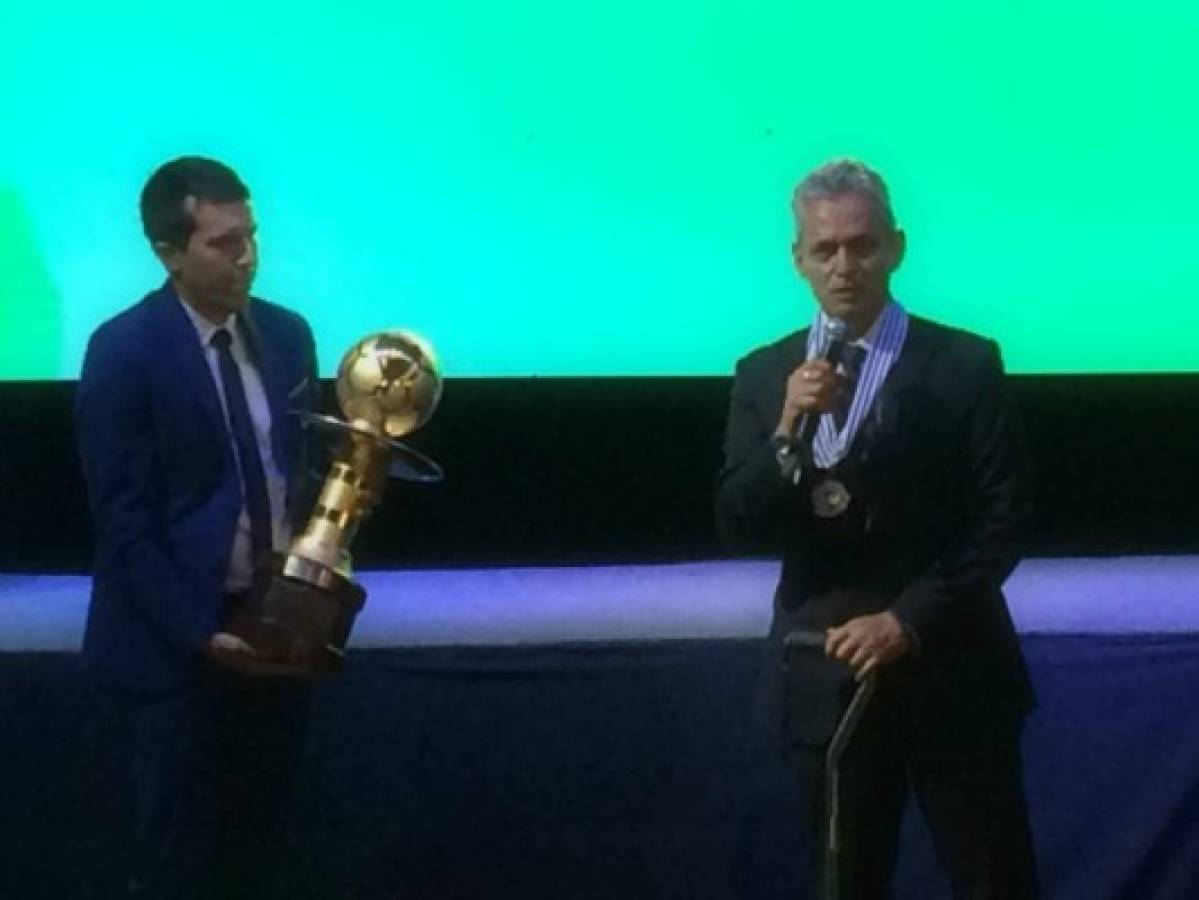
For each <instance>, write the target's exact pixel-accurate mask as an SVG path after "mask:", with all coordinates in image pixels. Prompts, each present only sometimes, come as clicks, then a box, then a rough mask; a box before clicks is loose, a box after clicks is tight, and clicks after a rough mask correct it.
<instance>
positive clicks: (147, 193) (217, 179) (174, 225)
mask: <svg viewBox="0 0 1199 900" xmlns="http://www.w3.org/2000/svg"><path fill="white" fill-rule="evenodd" d="M188 197H195V198H196V199H197V200H207V201H208V202H210V203H238V202H240V201H244V200H248V199H249V198H250V191H249V189H248V188H247V187H246V186H245V185H244V184H243V183H242V180H241V179H240V178H238V177H237V173H236V172H234V171H233V170H232V169H230V168H229V167H228V166H227V165H225V164H224V163H222V162H217V161H216V160H215V159H207V158H205V157H203V156H182V157H180V158H179V159H173V160H171V161H170V162H169V163H165V164H164V165H162V166H160V167H159V168H158V170H157V171H156V172H155V173H154V174H153V175H151V176H150V178H149V180H148V181H147V182H146V186H145V187H144V188H142V197H141V203H140V209H141V214H142V230H143V231H145V233H146V237H147V238H148V239H149V241H150V243H151V244H157V243H160V242H165V243H168V244H170V245H171V246H172V247H178V248H180V249H182V248H184V247H186V246H187V242H188V241H189V240H190V239H191V236H192V232H193V231H195V229H196V221H195V219H194V218H193V217H192V215H191V214H190V213H189V212H188V211H187V208H186V200H187V198H188Z"/></svg>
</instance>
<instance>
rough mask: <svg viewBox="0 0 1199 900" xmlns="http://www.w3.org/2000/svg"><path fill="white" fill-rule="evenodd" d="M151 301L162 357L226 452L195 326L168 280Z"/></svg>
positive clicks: (222, 417)
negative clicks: (157, 317) (157, 316)
mask: <svg viewBox="0 0 1199 900" xmlns="http://www.w3.org/2000/svg"><path fill="white" fill-rule="evenodd" d="M153 302H154V303H155V304H157V306H158V308H159V312H160V323H161V328H160V333H161V336H162V344H161V347H162V358H163V359H164V360H167V361H168V362H169V364H170V366H171V367H172V368H173V369H174V370H175V371H176V372H177V375H178V381H179V383H180V385H181V386H182V388H183V390H184V392H185V393H186V394H187V395H188V396H190V397H191V398H192V399H194V400H195V401H196V402H197V403H198V404H199V405H200V407H201V408H202V409H203V411H204V414H205V418H206V419H207V420H208V422H209V424H210V425H211V426H212V428H213V436H214V437H216V438H217V439H218V440H219V442H220V444H221V446H222V447H223V448H225V450H226V452H229V449H228V443H229V442H228V441H227V440H226V436H227V435H228V432H229V428H228V426H227V425H226V424H225V413H224V410H223V408H222V407H221V401H220V398H219V397H218V396H217V388H216V383H215V382H214V381H213V378H212V370H211V369H209V368H208V360H207V359H205V357H204V349H203V348H202V347H201V346H200V340H199V337H198V336H197V335H196V328H195V326H194V325H193V324H192V322H191V320H190V319H189V318H188V317H187V313H186V312H185V311H184V309H183V302H182V301H181V300H180V299H179V295H178V294H176V293H175V289H174V288H173V287H172V286H171V284H170V282H167V284H166V285H164V286H163V287H162V288H161V289H160V290H159V291H158V293H157V295H155V296H154V299H153Z"/></svg>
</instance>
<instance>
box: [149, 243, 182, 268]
mask: <svg viewBox="0 0 1199 900" xmlns="http://www.w3.org/2000/svg"><path fill="white" fill-rule="evenodd" d="M153 247H154V255H155V256H157V257H158V261H159V262H161V263H162V265H163V268H165V269H166V270H167V272H169V273H170V274H172V275H174V274H175V273H176V272H178V271H179V269H180V268H181V266H182V263H181V261H180V256H182V255H183V251H181V250H180V249H179V248H178V247H176V246H175V245H174V244H171V243H168V242H167V241H155V242H154V244H153Z"/></svg>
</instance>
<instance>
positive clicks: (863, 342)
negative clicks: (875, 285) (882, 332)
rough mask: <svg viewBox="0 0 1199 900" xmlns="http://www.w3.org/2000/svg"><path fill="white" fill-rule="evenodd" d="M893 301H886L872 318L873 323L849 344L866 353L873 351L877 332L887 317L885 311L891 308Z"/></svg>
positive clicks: (876, 340) (876, 341)
mask: <svg viewBox="0 0 1199 900" xmlns="http://www.w3.org/2000/svg"><path fill="white" fill-rule="evenodd" d="M894 302H895V301H894V300H888V301H887V302H886V303H884V304H883V308H882V309H880V310H879V311H878V315H877V316H875V317H874V322H873V323H872V324H871V325H870V327H869V328H867V329H866V333H865V334H863V335H862V336H861V337H860V338H858V339H857V340H854V341H850V344H851V345H852V346H854V347H861V348H862V349H863V350H865V351H866V352H867V353H869V352H870V351H871V350H873V349H874V345H875V344H877V343H878V332H879V329H880V328H882V326H883V319H884V318H886V316H887V310H888V309H889V308H890V307H891V306H892V304H893V303H894Z"/></svg>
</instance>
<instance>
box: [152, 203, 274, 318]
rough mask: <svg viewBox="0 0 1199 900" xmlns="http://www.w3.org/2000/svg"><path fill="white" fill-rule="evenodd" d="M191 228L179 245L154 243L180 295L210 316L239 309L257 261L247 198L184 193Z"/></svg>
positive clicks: (243, 304)
mask: <svg viewBox="0 0 1199 900" xmlns="http://www.w3.org/2000/svg"><path fill="white" fill-rule="evenodd" d="M185 208H186V209H187V210H188V211H189V212H190V213H191V215H192V218H193V219H194V220H195V223H196V228H195V230H194V231H193V232H192V234H191V238H190V239H189V240H188V242H187V246H186V247H184V248H183V249H179V248H178V247H172V246H170V245H167V244H159V245H157V246H156V247H155V250H156V252H157V253H158V255H159V258H160V259H162V261H163V264H164V265H165V266H166V267H167V270H168V271H169V272H170V273H171V278H172V280H173V281H174V282H175V286H176V288H177V289H178V291H179V294H180V296H181V297H183V299H184V300H186V301H187V302H188V303H190V304H191V305H192V306H193V307H195V308H196V309H197V310H199V311H200V312H201V313H202V314H204V315H206V316H208V317H209V318H211V319H213V320H214V321H217V320H223V319H225V318H227V317H228V315H229V313H235V312H242V311H243V310H245V308H246V306H247V304H248V303H249V296H250V285H251V284H252V283H253V281H254V272H255V269H256V268H257V266H258V245H257V243H256V239H255V233H256V232H257V228H258V226H257V225H255V223H254V214H253V211H252V210H251V209H250V206H249V204H248V203H245V202H241V201H239V202H234V203H210V202H208V201H207V200H196V199H195V198H194V197H188V198H187V201H186V205H185Z"/></svg>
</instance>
